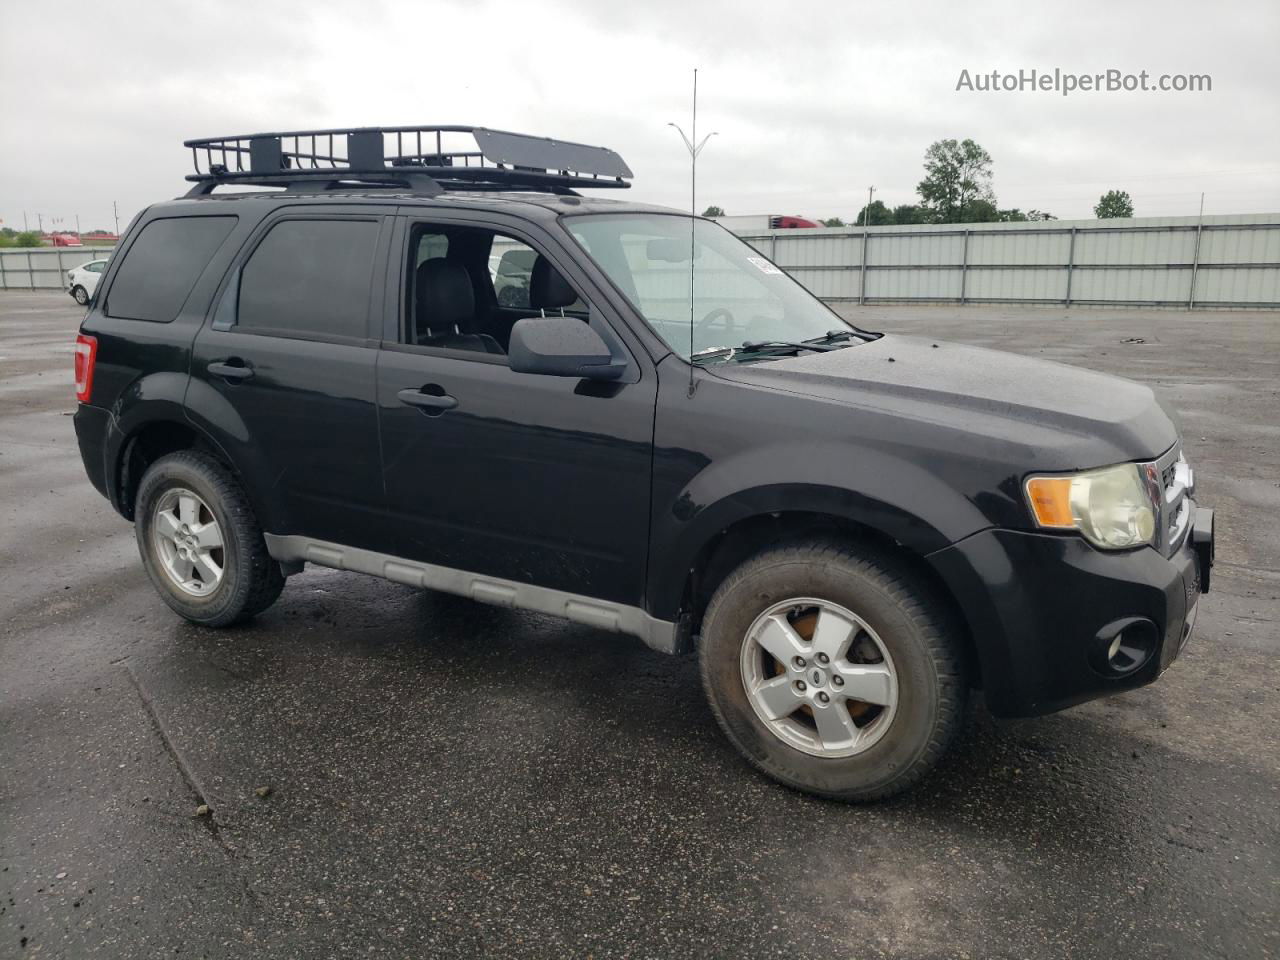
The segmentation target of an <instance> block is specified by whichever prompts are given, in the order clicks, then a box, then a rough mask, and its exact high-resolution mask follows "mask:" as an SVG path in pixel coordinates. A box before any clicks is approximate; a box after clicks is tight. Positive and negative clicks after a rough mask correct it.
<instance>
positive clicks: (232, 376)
mask: <svg viewBox="0 0 1280 960" xmlns="http://www.w3.org/2000/svg"><path fill="white" fill-rule="evenodd" d="M231 359H232V360H234V361H236V362H235V363H226V362H223V361H222V360H215V361H214V362H213V363H211V364H209V366H207V367H205V369H206V370H208V371H209V372H210V373H212V374H213V375H214V376H215V377H223V378H224V379H227V380H248V379H249V378H250V377H252V376H253V367H251V366H249V365H248V364H247V363H245V362H244V361H243V360H241V359H240V358H239V357H231Z"/></svg>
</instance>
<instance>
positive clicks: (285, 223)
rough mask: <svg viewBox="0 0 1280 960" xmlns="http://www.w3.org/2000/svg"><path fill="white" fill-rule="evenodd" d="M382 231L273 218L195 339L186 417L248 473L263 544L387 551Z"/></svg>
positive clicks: (359, 215)
mask: <svg viewBox="0 0 1280 960" xmlns="http://www.w3.org/2000/svg"><path fill="white" fill-rule="evenodd" d="M390 219H391V218H384V217H383V216H381V215H380V214H379V213H377V212H376V209H375V211H374V212H370V211H368V210H360V209H358V208H355V209H352V208H332V209H330V208H326V209H325V210H324V211H323V212H319V211H307V210H298V209H296V208H295V209H292V210H287V211H282V212H281V213H279V214H277V215H276V216H274V217H272V218H269V219H268V220H267V221H265V222H264V223H263V224H262V226H261V227H260V228H259V229H258V230H257V231H256V232H255V234H254V235H253V236H252V237H251V239H250V241H249V242H248V243H247V244H246V248H245V250H243V251H242V252H241V255H240V257H239V259H238V261H237V263H236V265H235V267H234V269H233V270H232V271H231V272H230V274H229V276H228V277H227V279H226V281H225V282H224V285H223V288H222V290H221V292H220V294H219V299H218V300H217V301H216V304H215V307H214V310H213V313H212V321H211V323H209V324H208V325H206V326H205V327H204V328H203V329H202V330H201V332H200V334H199V336H198V337H197V338H196V342H195V345H194V349H193V355H192V367H191V373H192V385H191V388H190V389H189V391H188V403H187V405H188V408H189V409H190V410H191V411H192V416H193V417H203V418H205V419H207V420H208V421H210V423H211V425H212V427H213V428H214V430H215V432H216V435H217V436H218V437H219V438H220V441H221V442H222V443H223V444H224V445H226V446H227V447H228V453H229V454H230V455H231V456H232V458H233V459H234V460H235V462H236V463H237V465H239V467H240V469H241V471H242V472H243V473H245V474H247V476H246V477H245V479H246V482H247V484H248V485H249V486H250V487H251V488H252V491H253V493H254V495H255V498H256V499H257V500H259V501H260V502H261V503H262V504H263V505H264V507H265V512H266V514H267V517H265V518H263V523H264V527H266V532H268V533H273V534H278V535H283V534H301V535H305V536H308V537H311V538H314V539H318V540H325V541H331V542H335V543H341V544H348V545H351V546H362V547H366V548H370V549H385V548H386V546H387V542H386V540H385V539H384V537H385V535H386V534H385V529H384V519H383V513H382V508H383V505H384V498H383V489H382V479H381V476H380V456H379V446H378V422H377V411H376V407H375V376H376V374H375V361H376V357H377V350H376V346H375V344H376V340H375V339H374V337H372V336H371V334H370V323H371V322H372V319H371V318H372V317H374V316H376V315H379V314H380V308H381V300H382V294H383V271H384V270H385V265H386V260H385V251H386V244H387V241H388V238H387V224H388V223H389V222H390ZM371 303H372V304H373V309H371Z"/></svg>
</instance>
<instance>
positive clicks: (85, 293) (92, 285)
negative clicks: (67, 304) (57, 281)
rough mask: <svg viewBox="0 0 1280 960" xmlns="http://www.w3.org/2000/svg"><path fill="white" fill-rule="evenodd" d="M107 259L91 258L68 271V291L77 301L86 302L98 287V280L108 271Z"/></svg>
mask: <svg viewBox="0 0 1280 960" xmlns="http://www.w3.org/2000/svg"><path fill="white" fill-rule="evenodd" d="M106 269H107V261H106V260H90V261H89V262H88V263H82V264H80V266H78V267H72V268H71V269H70V270H68V271H67V293H69V294H71V295H72V296H73V297H75V298H76V303H79V304H81V305H83V304H86V303H88V302H89V300H90V299H91V298H92V297H93V291H95V290H97V289H98V281H99V280H101V279H102V274H103V273H104V272H106Z"/></svg>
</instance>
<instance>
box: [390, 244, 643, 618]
mask: <svg viewBox="0 0 1280 960" xmlns="http://www.w3.org/2000/svg"><path fill="white" fill-rule="evenodd" d="M403 238H404V240H403V243H402V245H401V247H402V250H403V263H404V269H403V271H402V272H401V286H400V290H401V293H402V296H401V297H400V300H401V304H402V306H401V309H400V311H399V320H400V322H399V323H397V324H396V325H395V326H396V328H397V329H398V334H397V335H396V338H395V342H384V344H383V348H382V349H381V350H380V351H379V358H378V411H379V420H380V427H381V432H382V447H383V481H384V485H385V487H386V492H387V504H388V508H389V510H390V511H391V512H392V513H393V514H394V515H396V517H397V519H398V520H399V521H400V523H401V528H400V542H401V551H402V555H403V556H405V557H406V558H408V559H412V560H417V561H421V562H425V563H431V564H436V565H439V566H443V567H449V568H452V569H455V570H462V571H467V572H471V573H478V574H482V575H485V576H490V577H497V578H501V579H505V580H512V581H516V582H518V583H527V584H533V585H535V586H541V587H548V588H551V589H554V590H560V591H564V592H567V593H574V594H582V595H586V596H590V597H594V598H598V599H603V600H608V601H611V602H614V603H621V604H627V605H630V606H637V607H638V606H642V604H643V595H644V571H645V563H646V558H647V551H648V530H649V485H650V470H651V463H652V455H651V454H652V442H653V412H654V400H655V395H656V390H655V387H656V375H655V373H654V370H653V368H652V366H650V365H648V363H647V360H646V361H645V363H644V365H642V363H641V356H642V355H641V353H640V351H639V350H637V349H635V347H634V345H632V346H631V347H628V345H627V342H626V341H624V340H623V339H622V338H621V337H620V336H619V334H618V329H617V327H616V326H615V325H613V324H611V323H610V322H609V318H607V317H606V316H605V315H604V314H603V313H601V312H600V311H599V310H597V309H596V308H595V307H594V306H593V305H592V302H591V297H590V292H589V291H588V290H586V289H582V287H584V286H585V285H584V284H583V282H582V280H581V277H578V278H576V279H573V280H571V281H570V282H571V284H572V285H573V287H574V289H573V292H572V294H571V295H568V294H566V292H565V290H566V288H565V287H564V286H563V285H560V286H559V287H558V288H555V289H558V290H559V293H558V294H557V293H556V292H555V291H554V290H552V288H553V287H554V286H555V285H548V284H547V283H546V282H545V280H546V277H545V267H544V271H543V273H544V275H543V276H542V278H541V282H539V281H536V280H535V282H534V283H533V285H532V287H530V284H529V282H528V281H529V279H530V278H526V277H513V276H512V275H511V274H512V265H513V264H518V263H521V262H524V263H527V264H528V265H529V269H530V271H532V270H533V264H534V261H535V260H536V258H537V257H539V256H546V251H545V250H544V249H543V247H542V246H541V245H539V246H535V245H534V241H531V240H530V239H529V238H528V235H527V234H526V235H521V236H517V235H515V234H514V233H512V234H505V233H502V234H498V233H495V232H494V231H493V230H490V229H487V228H484V227H480V226H475V225H466V224H465V223H459V222H454V223H441V222H431V223H428V222H422V221H415V220H412V219H407V220H406V223H405V229H404V230H403ZM513 250H515V251H517V252H518V253H519V254H520V255H517V256H512V255H511V254H512V252H513ZM429 261H430V262H429ZM562 263H563V261H561V263H560V264H557V263H554V262H551V265H552V266H561V265H562ZM500 268H501V270H502V273H501V275H500V274H499V269H500ZM565 276H566V277H570V276H572V275H571V274H565ZM432 284H435V286H431V285H432ZM514 287H520V288H522V289H521V292H520V294H519V296H520V297H527V296H528V293H529V292H530V290H531V291H532V292H533V295H534V300H533V302H531V303H529V306H528V308H527V309H523V310H520V309H517V310H515V311H514V313H513V311H512V304H513V300H514V301H515V302H519V303H521V304H524V303H525V302H526V301H525V300H521V299H517V298H516V297H514V296H513V295H512V294H511V293H510V290H511V289H512V288H514ZM504 290H506V291H508V292H507V293H506V294H503V291H504ZM549 290H551V292H548V291H549ZM571 296H572V297H574V298H576V301H577V302H574V300H571ZM539 297H541V298H542V301H543V302H538V298H539ZM566 300H568V301H570V302H568V303H565V302H564V301H566ZM561 309H564V310H565V311H566V313H567V315H570V316H578V317H579V319H581V320H582V322H583V323H587V322H590V323H592V325H593V326H595V327H596V329H597V330H599V331H600V332H601V333H602V336H604V337H605V339H606V341H607V342H609V343H610V346H611V348H613V349H615V351H616V352H618V353H619V356H625V357H626V358H627V360H628V362H629V364H630V367H629V369H628V373H627V375H626V376H625V377H624V378H623V380H622V381H619V382H613V383H601V382H592V381H588V380H579V379H573V378H563V377H549V376H534V375H529V374H520V373H514V372H512V371H511V369H510V368H509V367H508V366H507V363H506V356H505V350H504V348H505V344H506V341H507V338H508V337H509V334H510V329H509V326H510V324H511V323H512V322H514V319H515V318H516V317H517V316H521V315H524V316H528V315H534V316H536V315H538V314H539V313H540V312H550V311H552V310H555V311H557V312H558V311H559V310H561ZM424 396H425V397H428V398H433V399H429V400H427V401H425V403H426V404H427V405H425V406H424V405H423V403H424V401H422V400H421V399H420V398H421V397H424Z"/></svg>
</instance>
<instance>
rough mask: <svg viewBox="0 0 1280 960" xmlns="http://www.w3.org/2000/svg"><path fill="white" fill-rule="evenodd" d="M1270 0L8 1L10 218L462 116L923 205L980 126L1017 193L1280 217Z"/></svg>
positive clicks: (716, 172)
mask: <svg viewBox="0 0 1280 960" xmlns="http://www.w3.org/2000/svg"><path fill="white" fill-rule="evenodd" d="M1278 49H1280V3H1277V2H1276V0H1257V2H1241V3H1219V4H1207V3H1203V2H1187V0H1162V2H1158V3H1146V2H1144V3H1118V2H1111V3H1091V2H1079V0H1070V2H1062V3H1056V4H1052V5H1049V4H1039V3H1036V4H1033V3H1027V2H1025V0H1023V2H1009V3H1003V2H1001V3H980V2H968V3H955V2H948V3H907V2H895V3H867V2H858V3H852V2H843V3H815V2H795V0H793V2H791V3H779V2H777V0H771V2H767V3H757V2H754V0H727V2H697V0H676V2H672V0H647V2H641V3H617V2H611V0H555V2H545V0H522V2H474V0H473V2H457V3H453V2H438V0H430V2H399V0H395V2H392V0H386V2H374V0H358V2H352V0H343V2H341V3H330V2H328V0H310V2H272V0H198V2H196V0H191V2H188V0H164V2H160V0H157V2H141V0H138V2H130V0H94V2H83V3H81V2H71V0H65V2H51V0H40V2H16V0H0V218H2V219H3V221H4V225H5V226H10V227H17V228H21V226H22V222H23V213H24V212H25V213H26V214H27V217H28V220H29V222H30V224H31V226H32V227H34V226H35V223H36V216H35V215H36V214H37V213H41V214H43V215H44V218H45V226H46V228H48V227H49V226H50V224H51V222H52V218H53V217H61V218H64V221H63V224H62V225H63V226H70V227H72V228H74V217H75V215H76V214H79V216H80V223H81V226H82V228H83V229H85V230H88V229H91V228H94V227H108V228H110V227H111V226H112V217H111V205H112V201H113V200H116V201H118V202H119V207H120V218H121V226H124V225H125V223H126V222H127V220H128V219H129V218H130V217H132V215H133V214H134V213H135V212H137V210H138V209H140V208H141V207H143V206H145V205H146V204H147V203H150V202H153V201H155V200H159V199H165V198H168V197H171V196H174V195H176V194H177V193H179V192H181V191H182V189H183V183H182V177H183V176H184V175H185V174H186V173H188V172H189V169H188V163H189V153H188V152H187V151H185V150H183V148H182V146H181V141H182V140H183V139H185V138H189V137H195V136H211V135H221V134H229V133H248V132H253V131H256V130H280V129H286V130H287V129H300V128H315V127H331V126H360V125H400V124H412V123H471V124H476V125H483V126H491V127H498V128H505V129H510V130H518V131H522V132H531V133H538V134H544V135H548V136H555V137H562V138H564V139H571V140H580V141H583V142H586V143H598V144H604V145H607V146H610V147H613V148H614V149H616V150H618V151H619V152H620V153H621V154H622V155H623V157H624V158H625V159H626V160H627V161H628V163H629V164H630V166H631V167H632V169H633V170H634V172H635V175H636V178H635V186H634V189H633V190H632V191H631V196H632V197H633V198H634V199H637V200H646V201H652V202H657V203H664V204H670V205H674V206H681V207H687V206H688V176H687V173H688V158H687V155H686V153H685V151H684V147H683V146H682V145H681V144H680V142H679V139H678V137H677V135H676V133H675V132H674V131H672V130H671V129H669V128H668V127H667V126H666V124H667V122H668V121H673V120H674V121H678V122H681V123H683V124H686V127H687V122H688V114H689V83H690V71H691V69H692V68H693V67H694V66H697V67H699V68H700V73H699V92H700V112H699V127H700V129H701V130H702V131H703V132H707V131H710V130H715V131H717V132H718V133H719V136H718V137H716V138H715V139H713V140H712V141H711V144H710V145H709V146H708V147H707V149H706V152H705V153H704V154H703V157H702V160H701V162H700V164H699V196H698V206H699V207H703V206H705V205H706V204H707V203H717V204H719V205H720V206H723V207H724V208H725V209H726V210H727V211H728V212H729V213H731V214H734V213H739V214H745V213H775V214H777V213H783V214H790V213H795V214H801V215H810V216H823V217H827V216H833V215H839V216H843V217H844V218H845V219H847V220H848V219H852V218H853V217H855V216H856V215H857V211H858V210H859V208H860V207H861V205H862V204H863V203H864V202H865V199H866V193H867V187H868V186H870V185H874V186H875V187H876V188H877V189H876V198H877V199H883V200H884V201H885V202H886V203H888V204H889V205H891V206H892V205H894V204H898V203H909V202H913V201H914V200H915V185H916V183H917V182H918V181H919V179H920V176H921V157H922V155H923V153H924V150H925V148H926V147H927V146H928V145H929V143H930V142H932V141H934V140H937V139H939V138H943V137H955V138H964V137H972V138H973V139H975V140H977V141H978V142H979V143H981V144H982V145H983V146H984V147H986V149H987V150H988V151H989V152H990V153H991V155H992V157H993V158H994V160H995V164H994V170H995V190H996V194H997V197H998V199H999V203H1000V206H1002V207H1020V208H1022V209H1024V210H1025V209H1028V208H1033V207H1034V208H1039V209H1043V210H1048V211H1050V212H1052V213H1054V214H1057V215H1058V216H1059V217H1062V218H1069V217H1088V216H1092V206H1093V204H1094V202H1096V200H1097V198H1098V195H1099V194H1100V193H1101V192H1103V191H1104V190H1106V189H1109V188H1112V187H1115V188H1119V189H1124V190H1128V191H1129V193H1130V194H1131V195H1132V197H1133V199H1134V203H1135V206H1136V208H1137V213H1138V214H1139V215H1140V216H1141V215H1151V216H1157V215H1158V216H1171V215H1180V214H1194V213H1195V212H1196V209H1197V207H1198V204H1199V197H1200V192H1201V191H1202V190H1203V191H1204V192H1205V193H1206V194H1207V199H1206V204H1205V209H1206V212H1209V213H1241V212H1267V213H1274V212H1278V211H1280V56H1278V55H1277V50H1278ZM1055 67H1057V68H1060V69H1062V70H1064V71H1072V72H1077V73H1092V72H1094V71H1100V70H1106V69H1107V68H1117V69H1119V70H1121V71H1124V72H1130V73H1137V72H1139V71H1141V70H1148V71H1150V72H1151V74H1152V77H1153V79H1154V78H1155V77H1157V76H1158V75H1159V74H1161V73H1183V74H1209V75H1211V76H1212V85H1213V89H1212V92H1207V93H1173V92H1169V93H1152V92H1147V93H1142V92H1133V93H1105V92H1103V93H1084V92H1077V93H1075V94H1073V95H1071V96H1068V97H1062V96H1061V95H1059V94H1057V93H1044V92H1022V93H1003V92H1001V93H979V92H966V91H960V92H957V91H956V84H957V81H958V79H959V77H960V73H961V71H962V70H964V69H967V70H969V71H970V73H971V74H978V73H982V72H990V71H991V70H993V69H994V70H1001V71H1005V72H1015V71H1017V70H1019V69H1027V70H1030V69H1032V68H1036V69H1039V70H1041V71H1044V70H1049V71H1052V70H1053V69H1054V68H1055Z"/></svg>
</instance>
